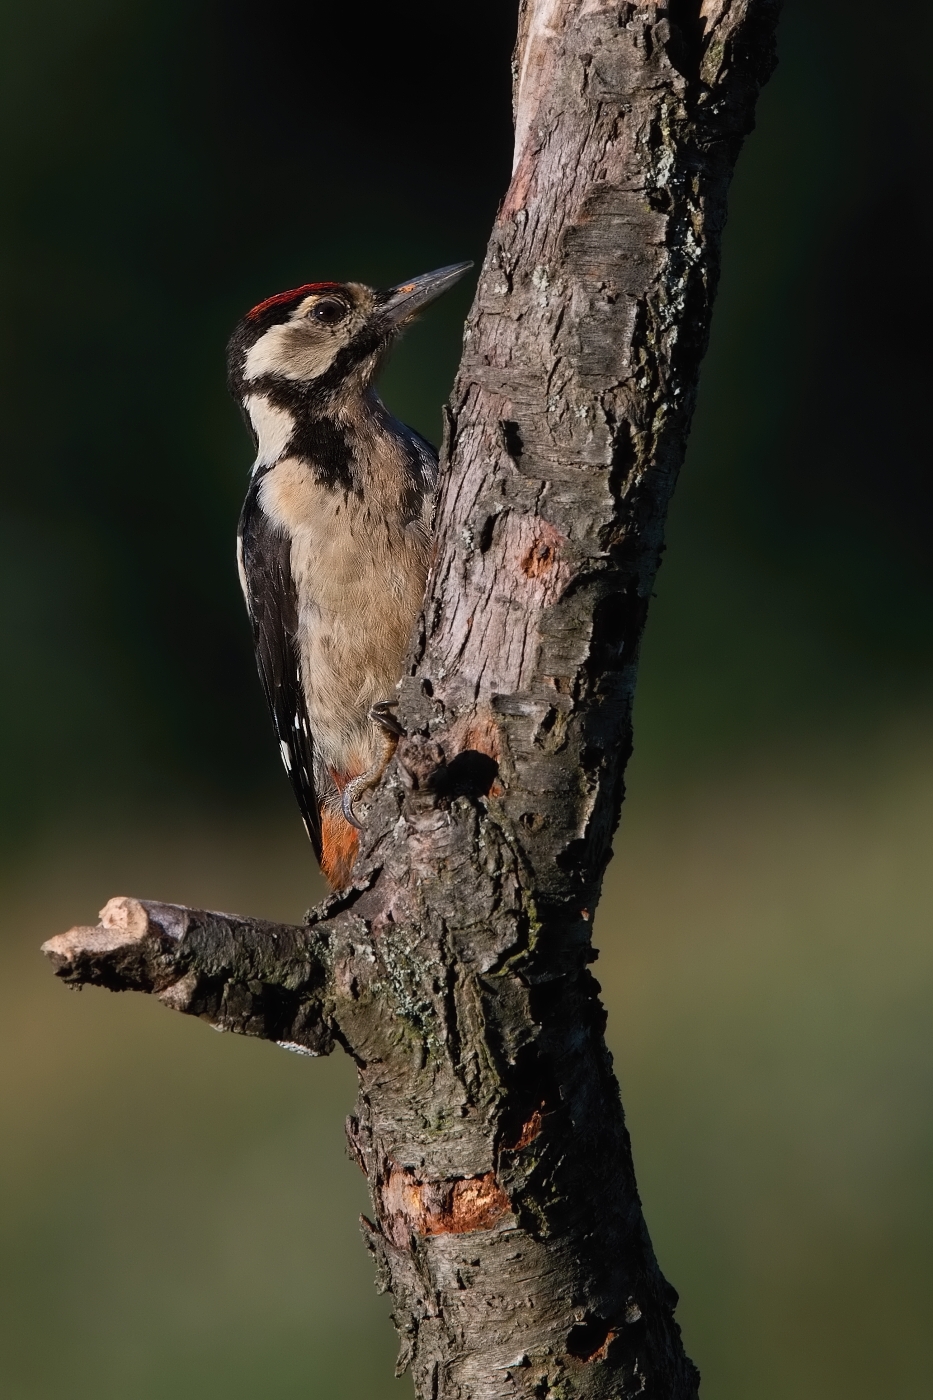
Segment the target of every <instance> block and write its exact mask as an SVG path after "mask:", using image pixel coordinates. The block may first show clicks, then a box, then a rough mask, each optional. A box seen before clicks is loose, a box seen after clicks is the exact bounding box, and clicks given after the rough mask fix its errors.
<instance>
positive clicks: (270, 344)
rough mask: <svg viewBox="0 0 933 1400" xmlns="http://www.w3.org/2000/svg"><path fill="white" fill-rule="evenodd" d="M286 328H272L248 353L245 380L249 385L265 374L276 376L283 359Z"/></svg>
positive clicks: (244, 367) (244, 365)
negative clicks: (252, 380) (251, 381)
mask: <svg viewBox="0 0 933 1400" xmlns="http://www.w3.org/2000/svg"><path fill="white" fill-rule="evenodd" d="M285 330H286V327H285V326H272V327H270V329H269V330H267V331H266V333H265V335H263V336H260V338H259V340H257V341H256V344H255V345H251V346H250V348H249V350H247V352H246V359H245V361H244V362H243V378H244V379H245V380H246V381H247V383H248V382H249V381H250V380H251V379H259V378H261V377H262V375H264V374H275V373H276V372H277V371H278V368H279V364H280V361H281V359H282V350H283V342H284V339H285V337H284V332H285Z"/></svg>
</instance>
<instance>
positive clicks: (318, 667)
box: [263, 463, 430, 777]
mask: <svg viewBox="0 0 933 1400" xmlns="http://www.w3.org/2000/svg"><path fill="white" fill-rule="evenodd" d="M286 465H290V464H285V463H280V464H279V465H278V466H277V467H276V468H275V470H274V471H273V472H271V473H270V474H269V477H268V478H267V480H268V482H269V486H270V487H272V485H273V483H274V482H275V478H276V477H278V478H279V480H278V482H275V487H276V489H275V490H269V492H268V495H269V497H270V499H269V500H268V502H267V501H266V500H264V501H263V505H264V508H265V509H266V510H268V511H269V513H270V514H273V513H274V514H275V515H278V516H279V518H280V519H281V520H282V523H283V525H285V526H286V528H287V529H288V532H289V534H290V536H291V540H292V546H291V558H290V564H291V572H292V578H293V581H294V585H295V589H296V593H297V597H298V638H297V640H298V649H299V656H300V662H301V674H302V682H303V687H304V691H305V697H306V701H307V706H308V719H309V722H310V725H311V730H312V733H313V735H314V744H315V756H316V759H317V760H318V762H319V763H320V764H321V765H322V766H323V767H325V768H326V769H328V770H329V771H330V772H331V773H335V774H338V775H340V776H341V777H343V776H347V775H353V774H356V773H360V772H364V771H366V770H368V769H369V768H370V767H371V766H372V765H373V763H374V762H375V761H376V759H377V757H378V755H379V753H380V752H381V747H382V741H381V739H380V737H379V735H378V733H377V731H376V729H375V727H374V725H373V724H372V722H371V721H370V720H369V719H368V711H369V708H370V706H371V705H372V704H374V703H375V702H376V701H378V700H390V699H392V698H393V696H394V695H395V685H396V682H397V681H398V679H399V677H400V675H401V669H402V661H403V658H404V655H405V650H406V648H407V645H408V641H409V638H410V636H411V631H412V627H413V625H414V621H415V618H416V617H417V614H418V612H419V610H420V607H421V602H422V599H423V596H424V585H425V578H426V575H427V566H428V556H429V548H430V542H429V539H428V536H427V533H426V532H425V530H424V529H423V528H422V527H421V526H420V524H415V523H411V522H406V521H405V520H404V519H403V518H401V516H400V512H399V511H397V510H395V511H393V509H392V505H391V503H390V504H388V505H387V504H386V502H384V501H372V500H369V499H363V498H361V497H359V496H356V495H353V494H352V493H346V492H342V491H334V490H333V489H332V488H330V487H327V486H323V485H321V484H319V483H317V482H315V481H314V480H313V478H311V477H310V474H309V473H308V472H307V470H306V469H303V468H302V469H300V476H299V475H298V473H291V474H289V473H287V472H283V471H282V468H283V467H284V466H286ZM296 465H297V464H296ZM280 473H281V476H280ZM264 485H265V483H264ZM296 488H300V489H296ZM270 506H272V507H273V509H272V510H270Z"/></svg>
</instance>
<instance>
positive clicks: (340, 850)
mask: <svg viewBox="0 0 933 1400" xmlns="http://www.w3.org/2000/svg"><path fill="white" fill-rule="evenodd" d="M359 848H360V837H359V832H358V831H357V830H356V828H355V827H353V826H351V825H350V823H349V822H348V821H347V819H346V817H345V816H344V815H343V813H342V812H330V811H328V810H327V809H326V808H325V810H324V811H323V812H322V813H321V869H322V870H323V872H324V874H325V876H326V878H327V879H328V880H329V881H330V883H331V885H332V886H333V888H334V889H335V890H342V889H344V888H345V886H346V885H348V884H349V883H350V871H351V870H352V869H353V862H354V861H355V860H356V853H357V851H358V850H359Z"/></svg>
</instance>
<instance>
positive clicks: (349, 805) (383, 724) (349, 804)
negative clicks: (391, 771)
mask: <svg viewBox="0 0 933 1400" xmlns="http://www.w3.org/2000/svg"><path fill="white" fill-rule="evenodd" d="M397 708H398V701H397V700H377V701H376V703H375V704H374V705H371V706H370V708H369V718H370V719H371V720H372V722H373V724H375V725H376V726H377V727H378V728H379V729H381V730H382V733H383V736H384V739H385V751H384V752H383V755H382V758H381V759H380V760H379V762H378V763H376V764H374V766H373V767H372V768H370V770H369V772H368V773H361V774H360V776H359V777H358V778H351V779H350V781H349V782H348V783H347V785H346V786H345V787H344V790H343V792H342V793H341V794H340V807H341V810H342V812H343V815H344V816H345V817H346V819H347V821H348V822H349V823H350V825H351V826H355V827H356V829H357V831H362V830H363V826H362V823H361V822H360V821H358V820H357V816H356V812H355V811H354V810H353V804H354V803H355V802H356V799H357V798H358V797H360V796H362V794H363V793H364V792H368V791H369V790H370V788H374V787H375V786H376V784H377V783H378V782H379V780H380V778H381V777H382V775H383V773H384V772H385V771H386V769H387V768H388V766H389V761H390V759H391V758H392V755H393V754H394V753H395V749H396V745H397V744H398V741H399V739H403V738H404V737H405V731H404V729H403V728H402V726H401V725H400V724H399V722H398V720H397V719H396V718H395V715H394V714H393V713H392V711H393V710H394V709H397Z"/></svg>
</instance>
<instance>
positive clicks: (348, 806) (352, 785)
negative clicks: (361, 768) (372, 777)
mask: <svg viewBox="0 0 933 1400" xmlns="http://www.w3.org/2000/svg"><path fill="white" fill-rule="evenodd" d="M368 776H369V775H368V774H367V773H364V774H363V775H362V777H361V778H354V779H353V780H352V782H349V783H347V785H346V787H345V788H344V790H343V792H342V793H341V794H340V808H341V811H342V812H343V815H344V816H345V817H346V819H347V821H348V822H349V823H350V825H351V826H355V827H356V829H357V831H362V830H363V823H362V822H360V821H357V819H356V813H355V812H354V810H353V803H354V801H355V800H356V797H357V795H358V794H359V792H360V790H361V788H362V787H364V786H365V779H366V778H367V777H368Z"/></svg>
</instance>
